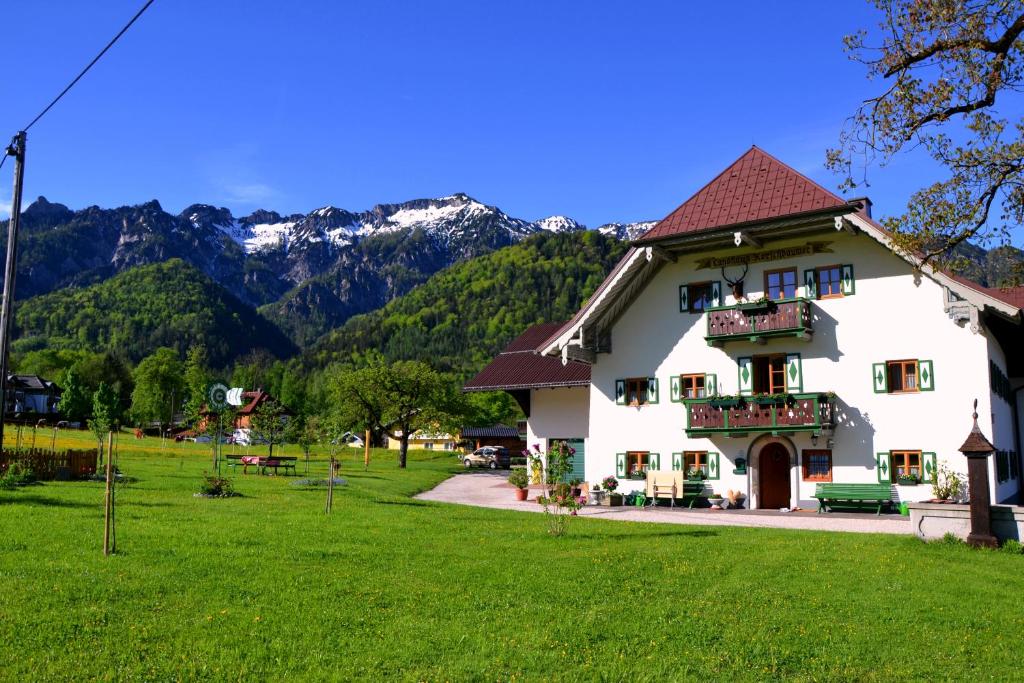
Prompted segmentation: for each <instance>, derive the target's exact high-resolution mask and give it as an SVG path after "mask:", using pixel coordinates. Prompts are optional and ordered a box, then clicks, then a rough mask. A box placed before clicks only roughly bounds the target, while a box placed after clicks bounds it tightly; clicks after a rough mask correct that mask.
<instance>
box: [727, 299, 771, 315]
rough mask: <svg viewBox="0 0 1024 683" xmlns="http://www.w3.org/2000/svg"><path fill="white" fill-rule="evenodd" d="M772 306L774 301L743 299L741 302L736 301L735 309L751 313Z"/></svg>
mask: <svg viewBox="0 0 1024 683" xmlns="http://www.w3.org/2000/svg"><path fill="white" fill-rule="evenodd" d="M774 307H775V302H774V301H744V302H743V303H738V304H736V306H735V308H736V309H737V310H740V311H743V312H744V313H753V312H755V311H767V310H769V309H771V308H774Z"/></svg>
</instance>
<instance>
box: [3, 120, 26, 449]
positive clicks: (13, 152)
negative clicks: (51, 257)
mask: <svg viewBox="0 0 1024 683" xmlns="http://www.w3.org/2000/svg"><path fill="white" fill-rule="evenodd" d="M7 155H8V156H12V157H14V195H13V196H12V197H11V219H10V220H9V221H7V266H6V268H5V269H4V298H3V304H2V306H0V450H2V449H3V443H4V417H5V416H6V414H7V373H8V371H9V368H8V367H7V358H8V356H9V355H10V339H11V300H12V299H13V298H14V273H15V268H16V265H17V258H18V226H19V224H20V223H21V190H22V183H23V181H24V179H25V131H20V132H19V133H18V134H17V135H15V136H14V139H13V140H11V144H10V145H9V146H8V147H7Z"/></svg>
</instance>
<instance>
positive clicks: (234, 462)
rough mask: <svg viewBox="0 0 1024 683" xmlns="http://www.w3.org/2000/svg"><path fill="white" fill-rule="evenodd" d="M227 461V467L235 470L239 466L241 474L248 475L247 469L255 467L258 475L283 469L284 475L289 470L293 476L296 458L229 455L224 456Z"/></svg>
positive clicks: (275, 472)
mask: <svg viewBox="0 0 1024 683" xmlns="http://www.w3.org/2000/svg"><path fill="white" fill-rule="evenodd" d="M224 457H225V458H226V459H227V461H228V467H231V468H235V467H238V466H239V465H241V467H242V474H248V473H249V467H250V466H251V467H255V468H256V471H257V472H259V473H260V474H267V471H268V470H271V469H272V470H274V474H277V473H278V470H281V469H283V470H284V473H285V474H288V471H289V470H291V473H292V474H295V463H296V462H297V461H298V458H297V457H296V456H294V455H290V456H289V455H275V456H273V457H269V456H266V455H240V454H231V455H225V456H224Z"/></svg>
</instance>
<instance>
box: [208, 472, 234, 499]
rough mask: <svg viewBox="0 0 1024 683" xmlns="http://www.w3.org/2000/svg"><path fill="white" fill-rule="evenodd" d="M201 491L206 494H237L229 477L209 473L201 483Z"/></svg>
mask: <svg viewBox="0 0 1024 683" xmlns="http://www.w3.org/2000/svg"><path fill="white" fill-rule="evenodd" d="M199 493H201V494H203V495H204V496H233V495H235V490H234V487H233V486H232V485H231V480H230V479H228V478H227V477H219V476H217V475H215V474H207V475H204V476H203V481H201V482H200V483H199Z"/></svg>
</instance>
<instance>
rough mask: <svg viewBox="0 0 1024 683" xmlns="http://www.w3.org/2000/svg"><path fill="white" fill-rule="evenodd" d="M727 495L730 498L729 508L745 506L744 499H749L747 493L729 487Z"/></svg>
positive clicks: (737, 508)
mask: <svg viewBox="0 0 1024 683" xmlns="http://www.w3.org/2000/svg"><path fill="white" fill-rule="evenodd" d="M725 497H726V498H727V499H728V500H729V509H731V510H739V509H741V508H742V507H743V501H745V500H746V499H747V496H746V494H744V493H743V492H742V491H733V490H732V489H729V490H728V491H726V492H725Z"/></svg>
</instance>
